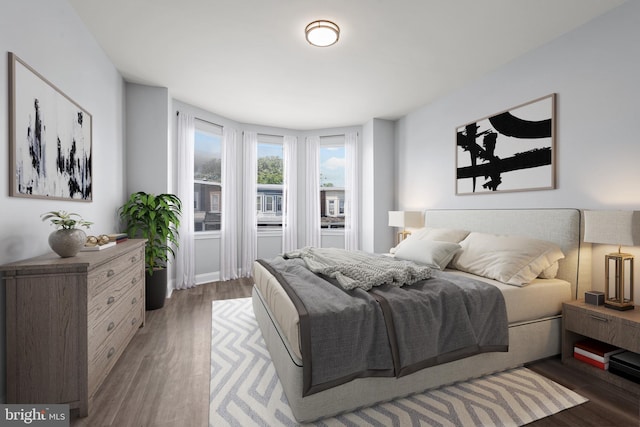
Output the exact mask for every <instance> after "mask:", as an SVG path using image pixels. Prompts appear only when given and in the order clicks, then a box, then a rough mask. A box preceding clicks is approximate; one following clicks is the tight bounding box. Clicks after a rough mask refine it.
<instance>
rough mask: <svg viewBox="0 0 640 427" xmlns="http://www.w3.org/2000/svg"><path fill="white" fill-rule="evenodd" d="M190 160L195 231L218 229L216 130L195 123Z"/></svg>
mask: <svg viewBox="0 0 640 427" xmlns="http://www.w3.org/2000/svg"><path fill="white" fill-rule="evenodd" d="M193 157H194V159H193V160H194V164H193V166H194V167H193V209H194V219H195V231H196V232H198V231H214V230H220V215H221V212H222V135H221V131H220V129H219V128H218V127H216V126H210V125H207V124H206V123H201V122H197V124H196V131H195V141H194V150H193Z"/></svg>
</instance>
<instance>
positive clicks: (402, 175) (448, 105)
mask: <svg viewBox="0 0 640 427" xmlns="http://www.w3.org/2000/svg"><path fill="white" fill-rule="evenodd" d="M638 22H640V2H637V1H633V2H627V3H625V4H623V5H622V6H621V7H619V8H617V9H614V10H613V11H611V12H609V13H608V14H606V15H604V16H602V17H600V18H597V19H596V20H594V21H592V22H590V23H588V24H586V25H585V26H583V27H581V28H578V29H577V30H575V31H572V32H570V33H567V34H565V35H564V36H562V37H560V38H559V39H556V40H555V41H553V42H551V43H549V44H547V45H545V46H543V47H541V48H539V49H537V50H535V51H533V52H531V53H529V54H527V55H525V56H523V57H520V58H518V59H517V60H515V61H513V62H512V63H510V64H508V65H506V66H504V67H502V68H500V69H498V70H496V71H495V72H493V73H491V74H489V75H487V76H485V77H483V78H481V79H479V80H478V81H476V82H474V83H472V84H469V85H467V86H465V87H463V88H461V89H460V90H458V91H456V92H455V93H452V94H450V95H448V96H446V97H444V98H442V99H440V100H438V101H437V102H434V103H433V104H430V105H426V106H424V107H423V108H420V109H418V110H417V111H415V112H412V113H411V114H408V115H407V116H406V117H404V118H402V119H401V120H399V122H398V123H397V131H396V138H397V153H396V171H397V174H396V191H397V195H398V207H399V208H404V209H426V208H528V207H532V208H536V207H541V208H544V207H574V208H583V209H635V210H637V209H640V185H638V183H639V182H640V168H639V167H638V165H637V163H638V159H640V135H639V134H638V130H637V124H638V119H639V117H640V115H639V113H640V106H639V104H638V100H639V99H640V85H639V84H638V78H639V77H638V76H640V55H638V52H639V48H638V46H639V44H640V26H639V25H638ZM554 92H555V93H557V94H558V97H557V116H556V119H557V141H556V142H557V145H556V148H557V152H556V162H557V163H556V171H557V188H556V189H555V190H548V191H532V192H519V193H501V194H489V195H487V194H484V195H466V196H456V195H455V187H454V185H455V181H454V180H455V129H456V127H458V126H460V125H463V124H465V123H468V122H471V121H473V120H476V119H479V118H482V117H486V116H488V115H491V114H493V113H497V112H500V111H503V110H505V109H507V108H510V107H513V106H516V105H519V104H521V103H524V102H527V101H529V100H533V99H536V98H539V97H541V96H544V95H547V94H550V93H554ZM594 260H595V262H596V263H597V265H598V266H599V265H600V262H601V261H600V258H599V257H598V256H596V250H595V248H594ZM602 262H604V261H602ZM596 268H597V267H596ZM593 277H594V281H595V282H597V279H598V278H599V277H601V274H600V273H599V272H598V271H597V270H595V269H594V275H593ZM636 277H640V276H637V273H636ZM595 282H594V287H596V288H597V287H598V286H599V285H598V284H597V283H595ZM581 291H582V290H581Z"/></svg>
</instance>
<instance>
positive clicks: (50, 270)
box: [0, 239, 145, 416]
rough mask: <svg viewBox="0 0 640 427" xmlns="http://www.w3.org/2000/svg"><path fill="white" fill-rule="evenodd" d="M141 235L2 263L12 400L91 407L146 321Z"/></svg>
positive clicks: (83, 409) (82, 412)
mask: <svg viewBox="0 0 640 427" xmlns="http://www.w3.org/2000/svg"><path fill="white" fill-rule="evenodd" d="M144 243H145V240H143V239H134V240H128V241H126V242H123V243H119V244H117V245H116V246H113V247H110V248H107V249H103V250H100V251H92V252H80V253H79V254H78V255H76V256H75V257H71V258H60V257H59V256H58V255H56V254H54V253H50V254H47V255H43V256H39V257H36V258H31V259H27V260H24V261H19V262H15V263H10V264H6V265H3V266H0V271H1V272H3V274H4V280H5V283H6V289H7V294H6V304H7V307H6V316H7V319H6V320H7V321H6V327H7V403H65V404H69V405H70V408H71V409H78V415H79V416H86V415H87V414H88V412H89V407H90V404H91V400H92V398H93V395H94V394H95V392H96V390H97V389H98V387H100V384H102V382H103V381H104V379H105V377H106V376H107V375H108V374H109V371H110V370H111V368H112V367H113V365H114V364H115V363H116V361H117V360H118V358H119V357H120V355H121V354H122V352H123V351H124V349H125V348H126V346H127V344H128V343H129V341H130V340H131V338H132V337H133V335H134V334H135V333H136V331H137V330H138V328H139V327H141V326H142V325H143V324H144V313H145V312H144V310H145V307H144V281H145V275H144V273H145V272H144Z"/></svg>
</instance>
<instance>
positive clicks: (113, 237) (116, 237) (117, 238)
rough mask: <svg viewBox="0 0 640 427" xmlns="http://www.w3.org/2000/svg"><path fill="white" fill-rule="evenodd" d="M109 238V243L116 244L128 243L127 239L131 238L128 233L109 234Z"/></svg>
mask: <svg viewBox="0 0 640 427" xmlns="http://www.w3.org/2000/svg"><path fill="white" fill-rule="evenodd" d="M107 236H109V241H110V242H116V243H122V242H126V241H127V239H128V238H129V236H128V235H127V233H114V234H107Z"/></svg>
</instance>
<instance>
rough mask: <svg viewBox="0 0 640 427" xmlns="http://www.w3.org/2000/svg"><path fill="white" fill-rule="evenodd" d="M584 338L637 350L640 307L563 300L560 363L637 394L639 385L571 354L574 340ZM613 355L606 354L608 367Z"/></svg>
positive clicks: (633, 350) (639, 391)
mask: <svg viewBox="0 0 640 427" xmlns="http://www.w3.org/2000/svg"><path fill="white" fill-rule="evenodd" d="M585 339H592V340H597V341H600V342H602V343H604V344H608V345H611V346H615V347H618V348H620V349H623V350H627V351H631V352H635V353H640V311H639V310H628V311H618V310H610V309H608V308H605V307H604V306H594V305H590V304H586V303H585V302H584V300H575V301H571V302H565V303H563V304H562V363H564V364H567V365H569V366H571V367H574V368H577V369H580V370H581V371H583V372H585V373H588V374H590V375H593V376H595V377H598V378H600V379H602V380H605V381H607V382H609V383H612V384H614V385H616V386H618V387H620V388H622V389H624V390H625V391H626V392H628V393H631V394H632V395H634V396H637V397H640V385H638V384H635V383H634V382H631V381H628V380H627V379H625V378H622V377H620V376H618V375H613V374H611V373H610V372H609V371H607V370H604V369H597V368H595V367H593V366H590V365H589V364H587V363H582V362H580V361H578V360H577V359H576V358H574V352H575V348H576V345H577V343H579V342H581V341H584V340H585ZM619 354H623V353H619ZM617 355H618V354H616V355H615V356H617ZM615 356H610V358H609V369H611V361H612V360H613V358H614V357H615ZM603 357H604V356H603Z"/></svg>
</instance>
